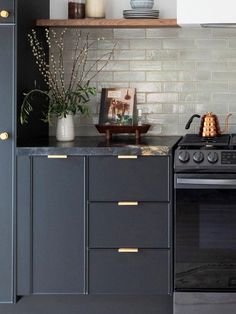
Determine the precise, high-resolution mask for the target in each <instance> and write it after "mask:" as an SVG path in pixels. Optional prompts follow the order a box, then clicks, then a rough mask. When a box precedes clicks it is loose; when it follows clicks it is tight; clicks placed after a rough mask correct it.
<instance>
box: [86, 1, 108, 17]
mask: <svg viewBox="0 0 236 314" xmlns="http://www.w3.org/2000/svg"><path fill="white" fill-rule="evenodd" d="M105 2H106V0H86V3H85V11H86V17H93V18H105V16H106V13H105V10H106V4H105Z"/></svg>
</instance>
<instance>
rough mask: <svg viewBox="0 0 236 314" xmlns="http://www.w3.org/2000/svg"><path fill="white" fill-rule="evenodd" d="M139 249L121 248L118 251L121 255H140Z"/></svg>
mask: <svg viewBox="0 0 236 314" xmlns="http://www.w3.org/2000/svg"><path fill="white" fill-rule="evenodd" d="M138 251H139V249H134V248H133V249H131V248H121V249H119V250H118V252H119V253H138Z"/></svg>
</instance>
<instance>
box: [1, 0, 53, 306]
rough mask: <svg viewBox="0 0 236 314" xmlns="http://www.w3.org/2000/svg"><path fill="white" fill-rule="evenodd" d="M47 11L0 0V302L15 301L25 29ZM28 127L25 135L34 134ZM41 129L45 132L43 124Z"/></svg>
mask: <svg viewBox="0 0 236 314" xmlns="http://www.w3.org/2000/svg"><path fill="white" fill-rule="evenodd" d="M48 12H49V0H40V1H31V0H18V1H17V0H15V1H14V0H2V1H0V43H1V45H0V69H1V70H0V95H1V98H0V303H12V302H15V259H16V254H15V225H16V219H15V217H16V215H15V212H16V207H15V147H16V138H17V134H16V121H17V118H16V116H17V115H16V112H17V104H18V105H19V106H20V104H21V101H22V97H23V92H24V91H26V90H27V89H28V88H30V86H31V88H32V87H33V86H34V78H33V77H34V74H35V71H36V69H35V68H33V67H32V68H31V71H29V66H30V65H31V64H32V62H33V61H32V57H31V56H30V57H29V55H28V53H26V50H29V47H28V43H27V32H29V31H30V29H32V27H33V25H34V21H35V19H36V18H38V17H42V16H43V15H44V17H45V18H47V17H48ZM19 73H20V74H19ZM26 73H27V74H26ZM36 77H38V74H37V76H36ZM39 81H40V80H39ZM38 127H39V125H37V126H36V127H35V126H34V128H31V127H30V126H29V128H31V129H32V130H33V129H34V130H35V129H38ZM29 128H28V131H27V132H28V134H31V135H33V134H34V136H36V134H37V132H36V131H32V132H29ZM42 132H43V134H46V133H47V127H45V126H44V127H43V129H42Z"/></svg>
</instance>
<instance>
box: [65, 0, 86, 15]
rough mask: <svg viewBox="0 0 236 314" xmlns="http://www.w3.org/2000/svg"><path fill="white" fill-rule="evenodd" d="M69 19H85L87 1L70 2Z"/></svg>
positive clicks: (75, 0)
mask: <svg viewBox="0 0 236 314" xmlns="http://www.w3.org/2000/svg"><path fill="white" fill-rule="evenodd" d="M68 18H69V19H84V18H85V0H73V1H72V0H69V1H68Z"/></svg>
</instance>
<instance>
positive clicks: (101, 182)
mask: <svg viewBox="0 0 236 314" xmlns="http://www.w3.org/2000/svg"><path fill="white" fill-rule="evenodd" d="M89 199H90V201H169V158H168V157H138V158H137V159H118V157H90V158H89Z"/></svg>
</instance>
